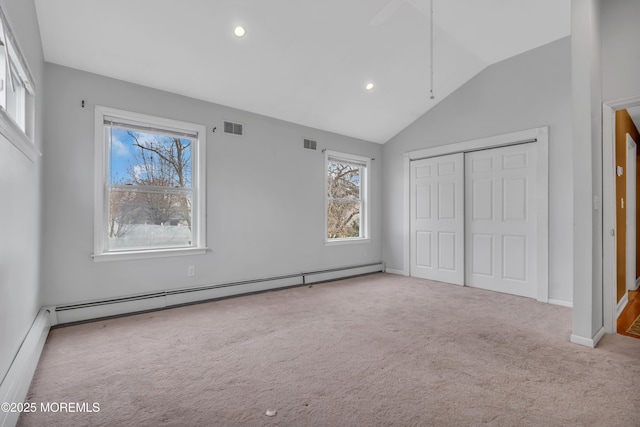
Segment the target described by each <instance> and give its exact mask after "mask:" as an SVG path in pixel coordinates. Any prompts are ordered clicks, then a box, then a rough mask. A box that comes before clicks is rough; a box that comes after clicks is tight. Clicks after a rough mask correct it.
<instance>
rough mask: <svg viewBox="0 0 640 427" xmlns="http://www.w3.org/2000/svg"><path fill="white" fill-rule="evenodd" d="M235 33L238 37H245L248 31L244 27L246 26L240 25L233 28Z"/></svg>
mask: <svg viewBox="0 0 640 427" xmlns="http://www.w3.org/2000/svg"><path fill="white" fill-rule="evenodd" d="M233 34H234V35H235V36H236V37H238V38H241V37H244V35H245V34H247V31H246V30H245V29H244V27H241V26H240V25H238V26H237V27H236V28H234V29H233Z"/></svg>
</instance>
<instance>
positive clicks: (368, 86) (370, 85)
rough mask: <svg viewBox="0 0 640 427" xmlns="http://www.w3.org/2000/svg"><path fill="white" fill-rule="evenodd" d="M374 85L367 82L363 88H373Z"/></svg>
mask: <svg viewBox="0 0 640 427" xmlns="http://www.w3.org/2000/svg"><path fill="white" fill-rule="evenodd" d="M374 86H375V85H374V84H373V83H371V82H369V83H367V84H366V85H365V87H364V88H365V89H366V90H371V89H373V88H374Z"/></svg>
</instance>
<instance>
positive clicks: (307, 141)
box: [304, 138, 318, 150]
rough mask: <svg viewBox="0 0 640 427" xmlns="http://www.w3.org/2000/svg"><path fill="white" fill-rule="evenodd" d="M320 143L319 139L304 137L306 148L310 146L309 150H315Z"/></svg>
mask: <svg viewBox="0 0 640 427" xmlns="http://www.w3.org/2000/svg"><path fill="white" fill-rule="evenodd" d="M317 145H318V141H314V140H312V139H306V138H305V139H304V148H308V149H309V150H315V149H316V146H317Z"/></svg>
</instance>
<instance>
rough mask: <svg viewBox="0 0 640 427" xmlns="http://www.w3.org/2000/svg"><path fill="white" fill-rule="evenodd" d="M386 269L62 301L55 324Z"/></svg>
mask: <svg viewBox="0 0 640 427" xmlns="http://www.w3.org/2000/svg"><path fill="white" fill-rule="evenodd" d="M383 270H384V265H383V264H382V263H374V264H367V265H358V266H351V267H342V268H335V269H328V270H320V271H313V272H308V273H297V274H291V275H287V276H277V277H268V278H263V279H254V280H245V281H240V282H230V283H222V284H215V285H206V286H198V287H194V288H184V289H173V290H167V291H159V292H153V293H149V294H142V295H133V296H128V297H121V298H111V299H106V300H100V301H90V302H85V303H79V304H68V305H60V306H57V307H56V308H55V324H66V323H74V322H82V321H86V320H93V319H100V318H105V317H113V316H119V315H124V314H131V313H137V312H143V311H151V310H161V309H163V308H168V307H175V306H179V305H184V304H191V303H196V302H200V301H207V300H213V299H219V298H225V297H230V296H235V295H242V294H248V293H255V292H263V291H268V290H274V289H280V288H286V287H292V286H299V285H304V284H312V283H319V282H326V281H329V280H336V279H341V278H347V277H353V276H359V275H363V274H370V273H376V272H380V271H383Z"/></svg>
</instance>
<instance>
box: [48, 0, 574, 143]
mask: <svg viewBox="0 0 640 427" xmlns="http://www.w3.org/2000/svg"><path fill="white" fill-rule="evenodd" d="M36 7H37V13H38V20H39V25H40V32H41V37H42V43H43V48H44V55H45V59H46V60H47V61H49V62H52V63H56V64H60V65H64V66H68V67H72V68H77V69H80V70H84V71H88V72H93V73H98V74H102V75H105V76H108V77H113V78H117V79H121V80H125V81H129V82H133V83H138V84H142V85H145V86H150V87H154V88H157V89H161V90H166V91H170V92H174V93H177V94H181V95H186V96H190V97H194V98H198V99H202V100H205V101H210V102H214V103H218V104H222V105H226V106H230V107H235V108H238V109H242V110H246V111H250V112H254V113H258V114H263V115H266V116H270V117H274V118H278V119H282V120H286V121H290V122H294V123H298V124H302V125H306V126H311V127H314V128H319V129H323V130H327V131H331V132H336V133H339V134H343V135H348V136H353V137H357V138H361V139H365V140H368V141H374V142H378V143H384V142H386V141H388V140H389V139H390V138H392V137H393V136H394V135H395V134H397V133H398V132H399V131H401V130H402V129H404V128H405V127H406V126H407V125H409V124H410V123H411V122H413V121H414V120H415V119H417V118H418V117H420V116H421V115H422V114H424V113H425V112H426V111H428V110H429V109H430V108H432V107H433V106H434V105H435V104H436V103H438V102H439V101H441V100H442V99H443V98H445V97H446V96H447V95H449V94H450V93H451V92H453V91H454V90H456V89H457V88H458V87H460V86H461V85H463V84H464V83H465V82H467V81H468V80H469V79H471V78H472V77H473V76H475V75H476V74H477V73H479V72H480V71H482V70H483V69H484V68H486V67H487V66H489V65H491V64H493V63H496V62H499V61H502V60H504V59H506V58H509V57H511V56H514V55H517V54H519V53H522V52H525V51H527V50H530V49H533V48H536V47H538V46H541V45H544V44H546V43H549V42H552V41H554V40H557V39H560V38H563V37H566V36H568V35H569V33H570V0H433V11H434V13H433V22H434V25H433V46H434V49H433V57H434V60H433V91H434V95H435V99H434V100H431V99H430V89H431V84H430V64H431V63H430V53H431V52H430V25H429V16H430V13H429V11H430V1H429V0H268V1H267V0H180V1H176V0H135V1H131V0H110V1H104V0H36ZM238 25H241V26H243V27H244V28H245V29H246V35H245V36H244V37H242V38H238V37H235V36H234V34H233V30H234V28H235V27H236V26H238ZM369 82H371V83H373V84H374V87H373V89H371V90H367V89H365V85H366V84H367V83H369ZM523 84H526V82H523Z"/></svg>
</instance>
